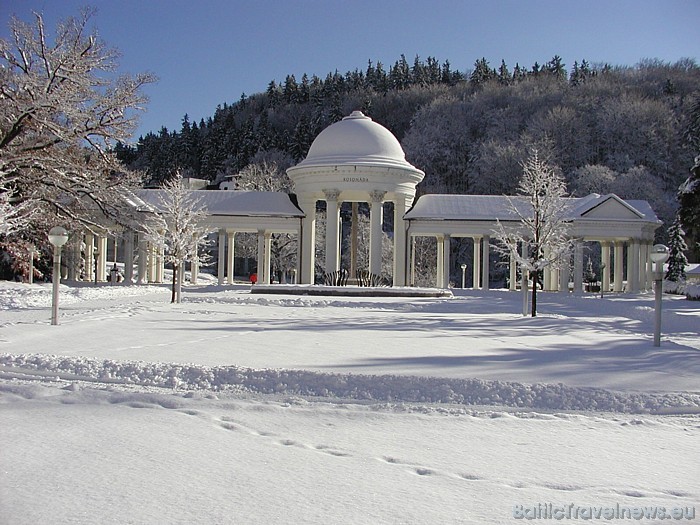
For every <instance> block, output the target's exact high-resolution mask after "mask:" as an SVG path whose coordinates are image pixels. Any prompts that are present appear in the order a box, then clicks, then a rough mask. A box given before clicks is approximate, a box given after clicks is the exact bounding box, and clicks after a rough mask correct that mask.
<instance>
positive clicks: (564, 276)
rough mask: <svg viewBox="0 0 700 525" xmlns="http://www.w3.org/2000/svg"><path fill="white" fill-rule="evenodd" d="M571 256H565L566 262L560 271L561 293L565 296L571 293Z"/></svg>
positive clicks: (564, 261)
mask: <svg viewBox="0 0 700 525" xmlns="http://www.w3.org/2000/svg"><path fill="white" fill-rule="evenodd" d="M570 266H571V254H569V253H567V254H566V255H564V260H563V261H562V263H561V268H560V269H559V291H560V292H561V293H564V294H568V293H569V280H570V279H571V267H570Z"/></svg>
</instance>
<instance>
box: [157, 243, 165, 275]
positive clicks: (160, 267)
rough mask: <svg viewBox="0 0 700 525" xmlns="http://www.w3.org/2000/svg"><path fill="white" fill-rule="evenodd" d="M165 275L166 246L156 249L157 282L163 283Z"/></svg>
mask: <svg viewBox="0 0 700 525" xmlns="http://www.w3.org/2000/svg"><path fill="white" fill-rule="evenodd" d="M164 275H165V248H163V247H162V246H161V247H159V248H157V249H156V282H157V283H162V282H163V278H164Z"/></svg>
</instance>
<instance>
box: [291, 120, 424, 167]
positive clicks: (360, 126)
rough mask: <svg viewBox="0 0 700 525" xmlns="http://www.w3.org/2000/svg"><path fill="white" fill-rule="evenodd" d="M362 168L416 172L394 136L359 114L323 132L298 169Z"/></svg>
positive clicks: (332, 125) (298, 165)
mask: <svg viewBox="0 0 700 525" xmlns="http://www.w3.org/2000/svg"><path fill="white" fill-rule="evenodd" d="M338 165H365V166H379V167H387V168H402V169H410V170H415V169H416V168H415V167H413V166H412V165H411V164H409V163H408V162H407V161H406V155H405V153H404V151H403V149H402V148H401V144H399V141H398V140H397V139H396V137H395V136H394V135H393V134H392V133H391V131H389V130H388V129H386V128H385V127H384V126H382V125H381V124H377V123H376V122H374V121H372V119H371V118H369V117H367V116H366V115H364V114H363V113H362V112H361V111H353V112H352V113H351V114H350V115H348V116H347V117H345V118H344V119H343V120H341V121H340V122H336V123H335V124H331V125H330V126H328V127H327V128H326V129H324V130H323V131H322V132H321V133H320V134H319V135H318V136H317V137H316V139H315V140H314V142H313V144H311V148H309V153H308V155H307V156H306V159H304V160H303V161H302V162H300V163H299V164H297V166H296V167H298V168H302V167H304V168H306V167H316V166H338Z"/></svg>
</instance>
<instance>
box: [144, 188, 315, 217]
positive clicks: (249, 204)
mask: <svg viewBox="0 0 700 525" xmlns="http://www.w3.org/2000/svg"><path fill="white" fill-rule="evenodd" d="M162 193H163V190H159V189H143V190H137V191H136V192H135V197H136V198H137V200H135V201H134V203H135V205H136V206H137V207H138V208H148V207H150V206H152V207H155V208H158V207H159V206H160V202H161V201H160V195H161V194H162ZM191 195H192V197H193V198H194V199H196V200H198V201H199V203H200V204H201V205H202V206H203V207H204V208H206V210H207V214H208V215H211V216H215V215H226V216H234V217H303V216H304V213H303V212H302V211H301V210H300V209H299V208H298V207H297V206H296V205H295V204H294V203H293V202H292V198H291V196H290V195H288V194H286V193H281V192H274V191H225V190H192V191H191ZM139 201H140V202H139Z"/></svg>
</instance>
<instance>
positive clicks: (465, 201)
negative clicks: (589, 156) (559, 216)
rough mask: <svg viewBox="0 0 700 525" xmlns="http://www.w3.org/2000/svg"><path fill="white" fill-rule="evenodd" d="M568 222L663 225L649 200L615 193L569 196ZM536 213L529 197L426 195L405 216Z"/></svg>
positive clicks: (505, 217) (482, 217)
mask: <svg viewBox="0 0 700 525" xmlns="http://www.w3.org/2000/svg"><path fill="white" fill-rule="evenodd" d="M566 202H567V209H568V212H567V214H566V218H567V219H571V220H582V219H589V220H624V221H630V220H631V221H640V222H652V223H657V224H660V223H661V221H659V219H658V217H657V216H656V213H654V210H652V209H651V206H650V205H649V203H648V202H647V201H641V200H630V201H625V200H623V199H621V198H619V197H618V196H617V195H615V194H612V193H611V194H609V195H598V194H596V193H592V194H590V195H588V196H586V197H579V198H576V197H567V198H566ZM513 208H515V209H517V210H518V211H519V212H520V214H521V215H522V216H523V217H528V216H530V215H531V214H532V212H531V208H530V204H529V202H528V199H527V197H506V196H500V195H438V194H430V195H422V196H421V197H420V198H419V199H418V201H417V202H416V203H415V205H414V206H413V207H412V208H411V209H410V210H409V211H408V212H407V213H406V215H405V216H404V218H405V219H408V220H418V219H420V220H434V221H496V220H501V221H517V220H519V217H518V215H517V214H516V213H515V211H514V210H513Z"/></svg>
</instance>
